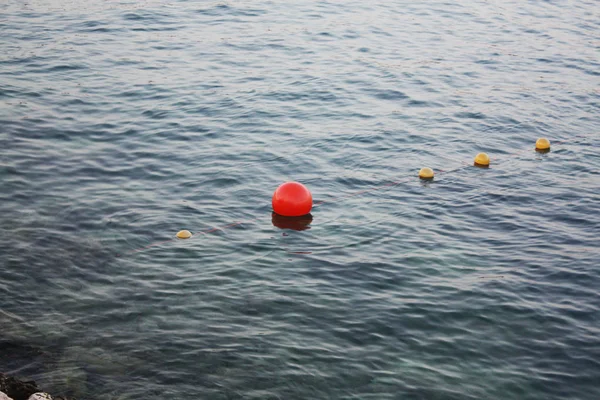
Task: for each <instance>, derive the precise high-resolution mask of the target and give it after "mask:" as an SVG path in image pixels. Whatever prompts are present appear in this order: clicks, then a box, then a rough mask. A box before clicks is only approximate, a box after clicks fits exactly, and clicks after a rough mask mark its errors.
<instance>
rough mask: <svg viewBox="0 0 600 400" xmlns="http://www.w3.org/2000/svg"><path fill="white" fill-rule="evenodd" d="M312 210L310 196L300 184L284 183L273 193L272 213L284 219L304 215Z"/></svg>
mask: <svg viewBox="0 0 600 400" xmlns="http://www.w3.org/2000/svg"><path fill="white" fill-rule="evenodd" d="M311 208H312V195H311V194H310V191H309V190H308V189H307V188H306V186H304V185H303V184H301V183H298V182H286V183H283V184H281V185H280V186H279V187H278V188H277V189H276V190H275V193H273V211H275V212H276V213H277V214H279V215H283V216H285V217H299V216H302V215H306V214H308V213H309V212H310V209H311Z"/></svg>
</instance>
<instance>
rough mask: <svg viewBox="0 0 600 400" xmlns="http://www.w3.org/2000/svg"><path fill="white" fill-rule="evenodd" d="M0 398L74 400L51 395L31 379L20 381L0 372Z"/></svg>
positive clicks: (8, 399)
mask: <svg viewBox="0 0 600 400" xmlns="http://www.w3.org/2000/svg"><path fill="white" fill-rule="evenodd" d="M0 400H75V399H67V398H65V397H52V396H50V395H49V394H48V393H45V392H44V391H43V390H41V389H40V388H38V387H37V385H36V384H35V382H33V381H20V380H18V379H16V378H13V377H9V376H6V375H4V374H3V373H1V372H0Z"/></svg>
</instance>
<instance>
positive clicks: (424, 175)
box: [419, 167, 433, 179]
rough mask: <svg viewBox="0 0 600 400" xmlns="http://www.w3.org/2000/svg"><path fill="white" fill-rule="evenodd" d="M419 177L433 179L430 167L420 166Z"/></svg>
mask: <svg viewBox="0 0 600 400" xmlns="http://www.w3.org/2000/svg"><path fill="white" fill-rule="evenodd" d="M419 178H421V179H433V170H432V169H431V168H427V167H425V168H421V170H420V171H419Z"/></svg>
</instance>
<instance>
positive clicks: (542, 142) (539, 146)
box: [535, 138, 550, 151]
mask: <svg viewBox="0 0 600 400" xmlns="http://www.w3.org/2000/svg"><path fill="white" fill-rule="evenodd" d="M535 149H536V150H542V151H544V150H550V141H549V140H548V139H546V138H539V139H538V140H537V142H535Z"/></svg>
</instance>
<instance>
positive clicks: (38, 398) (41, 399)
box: [27, 392, 52, 400]
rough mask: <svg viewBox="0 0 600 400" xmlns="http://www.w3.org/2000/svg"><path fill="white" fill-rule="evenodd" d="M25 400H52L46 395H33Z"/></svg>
mask: <svg viewBox="0 0 600 400" xmlns="http://www.w3.org/2000/svg"><path fill="white" fill-rule="evenodd" d="M27 400H52V396H50V395H49V394H48V393H41V392H40V393H34V394H32V395H31V396H29V399H27Z"/></svg>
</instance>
